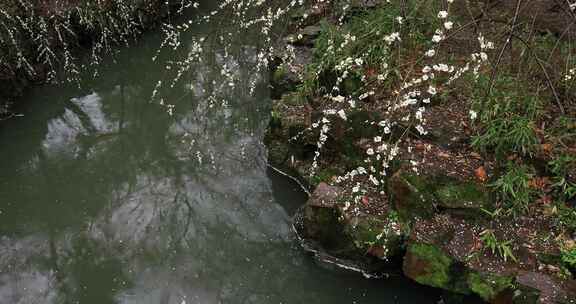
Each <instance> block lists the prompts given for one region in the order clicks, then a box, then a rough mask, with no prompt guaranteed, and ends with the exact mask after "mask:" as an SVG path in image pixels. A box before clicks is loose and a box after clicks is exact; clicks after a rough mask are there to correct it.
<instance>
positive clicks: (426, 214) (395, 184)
mask: <svg viewBox="0 0 576 304" xmlns="http://www.w3.org/2000/svg"><path fill="white" fill-rule="evenodd" d="M431 190H432V189H431V186H430V185H429V184H428V183H427V182H426V180H425V179H424V178H423V177H422V176H418V175H416V174H410V173H406V172H403V171H399V172H397V173H396V174H394V175H393V176H392V178H391V179H390V181H389V183H388V193H389V195H390V197H391V200H392V202H393V203H394V207H395V209H396V211H397V212H398V215H399V216H400V218H401V219H402V220H403V221H405V222H411V221H413V220H414V219H416V218H430V217H431V216H432V215H433V214H434V212H435V207H434V205H435V198H434V195H433V191H431Z"/></svg>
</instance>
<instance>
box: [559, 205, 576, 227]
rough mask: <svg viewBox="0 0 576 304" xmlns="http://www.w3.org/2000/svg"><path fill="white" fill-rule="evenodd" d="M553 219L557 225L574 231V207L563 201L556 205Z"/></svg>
mask: <svg viewBox="0 0 576 304" xmlns="http://www.w3.org/2000/svg"><path fill="white" fill-rule="evenodd" d="M556 210H557V215H556V217H555V221H556V223H557V225H558V226H560V227H564V228H566V229H568V230H569V231H576V209H574V208H572V207H568V206H566V205H565V204H564V203H563V202H562V203H559V204H557V205H556Z"/></svg>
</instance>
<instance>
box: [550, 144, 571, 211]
mask: <svg viewBox="0 0 576 304" xmlns="http://www.w3.org/2000/svg"><path fill="white" fill-rule="evenodd" d="M548 167H549V168H550V171H551V172H552V174H553V181H554V184H553V185H552V187H553V188H554V189H555V190H556V191H557V192H558V193H559V196H560V198H561V199H563V200H569V199H572V198H574V197H576V184H575V183H574V182H572V181H570V180H569V179H568V174H569V173H570V172H574V171H573V170H576V157H575V156H573V155H561V156H558V157H556V158H555V159H553V160H551V161H550V162H548Z"/></svg>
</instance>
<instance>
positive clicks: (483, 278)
mask: <svg viewBox="0 0 576 304" xmlns="http://www.w3.org/2000/svg"><path fill="white" fill-rule="evenodd" d="M513 282H514V279H513V278H511V277H506V276H498V275H492V274H481V273H476V272H473V273H470V274H469V275H468V280H467V283H468V286H470V290H472V291H473V292H474V293H476V294H477V295H479V296H480V297H481V298H482V299H484V300H485V301H491V300H494V299H495V298H496V297H497V296H498V295H499V294H501V293H502V292H504V291H505V290H507V289H510V288H512V287H513Z"/></svg>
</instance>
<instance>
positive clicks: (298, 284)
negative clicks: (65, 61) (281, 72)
mask: <svg viewBox="0 0 576 304" xmlns="http://www.w3.org/2000/svg"><path fill="white" fill-rule="evenodd" d="M211 25H212V26H218V24H211V23H210V22H208V23H206V24H205V25H204V26H203V27H198V28H197V29H194V33H191V35H198V34H199V33H203V32H204V33H205V32H206V31H209V30H210V28H211ZM161 37H162V36H161V34H160V32H159V31H158V32H152V33H148V34H145V35H144V37H143V38H142V39H141V40H139V41H138V42H137V43H134V44H133V45H132V46H130V47H129V48H126V49H123V50H122V51H121V52H119V53H118V54H116V55H115V56H114V58H112V57H111V58H107V59H106V60H105V62H103V63H102V64H101V68H100V75H99V77H97V78H95V79H93V78H92V77H90V76H91V71H89V69H86V71H85V73H84V74H85V75H84V74H83V75H82V80H81V82H82V83H81V89H80V88H78V86H77V85H76V84H61V85H51V86H48V85H46V86H37V87H35V88H33V89H31V90H29V91H28V92H27V94H26V96H25V97H24V99H25V101H24V102H22V104H23V106H21V107H20V108H18V109H16V110H17V111H18V113H20V114H21V115H20V116H19V117H16V118H13V119H10V120H7V121H4V122H1V123H0V303H1V304H51V303H79V304H108V303H122V304H147V303H150V304H172V303H173V304H190V303H206V304H211V303H331V304H337V303H378V304H391V303H405V304H412V303H431V304H432V303H438V301H439V300H440V293H439V292H438V291H436V290H433V289H430V288H426V287H423V286H419V285H417V284H415V283H412V282H410V281H408V280H407V279H405V278H401V277H391V278H388V279H366V278H364V277H363V276H362V275H361V274H359V273H354V272H349V271H345V270H341V269H337V268H334V267H333V266H329V265H324V264H322V263H319V262H317V261H315V260H314V258H312V257H311V256H310V255H309V254H307V253H305V252H304V251H303V250H302V248H301V247H300V246H299V244H298V242H297V240H296V237H295V236H294V234H293V231H292V226H291V225H292V224H291V216H292V215H293V214H294V212H295V210H296V209H297V208H298V207H299V206H301V205H302V204H303V203H304V202H305V201H306V194H305V193H304V192H303V191H302V190H301V189H300V187H299V186H298V185H297V184H295V183H294V182H293V181H292V180H290V179H289V178H287V177H285V176H283V175H280V174H278V173H276V172H274V171H272V170H270V168H268V167H267V160H266V147H265V146H264V145H263V143H262V140H263V136H264V133H265V130H266V127H267V124H268V120H269V115H270V109H269V107H270V98H269V91H268V85H267V83H266V77H265V75H258V74H253V73H252V70H250V69H248V67H250V66H253V65H254V61H253V58H254V57H255V55H254V53H253V51H251V50H252V49H251V47H250V41H249V39H247V41H246V45H241V46H238V47H239V49H243V52H245V56H238V57H236V59H233V57H225V56H222V55H221V54H222V52H223V50H222V49H213V50H211V53H213V54H214V57H213V60H211V61H206V62H205V63H204V64H202V65H198V66H196V67H195V69H193V70H192V71H191V72H189V73H186V75H185V77H186V78H185V81H183V83H186V85H177V86H175V87H174V88H171V91H170V94H169V95H170V96H171V98H172V99H173V100H176V101H177V103H176V102H174V103H175V104H176V107H175V108H174V110H173V111H174V113H173V115H168V114H167V110H166V107H165V106H162V105H161V104H160V103H159V102H151V100H150V96H151V94H152V91H153V90H154V88H155V85H156V84H157V81H158V79H161V78H162V75H163V73H165V67H164V65H163V64H162V61H159V62H154V63H153V62H152V61H151V58H152V57H153V56H154V54H155V52H156V50H157V47H158V45H159V44H160V40H161ZM163 60H166V58H163ZM222 61H226V64H227V65H228V66H231V67H233V68H232V69H231V70H232V72H231V73H235V74H236V75H238V78H239V79H247V80H250V81H249V82H250V83H256V84H257V85H256V91H255V93H254V94H250V93H249V92H248V91H249V90H248V89H247V87H245V86H244V87H243V86H242V85H237V86H235V87H234V88H230V87H227V86H226V85H225V84H223V83H224V81H223V80H222V79H221V78H219V77H221V73H220V70H221V69H220V66H221V65H222ZM262 74H263V73H262ZM247 83H248V82H246V84H245V85H248V84H247ZM215 91H217V92H218V94H217V96H220V98H213V97H212V96H214V95H213V94H212V92H215Z"/></svg>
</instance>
